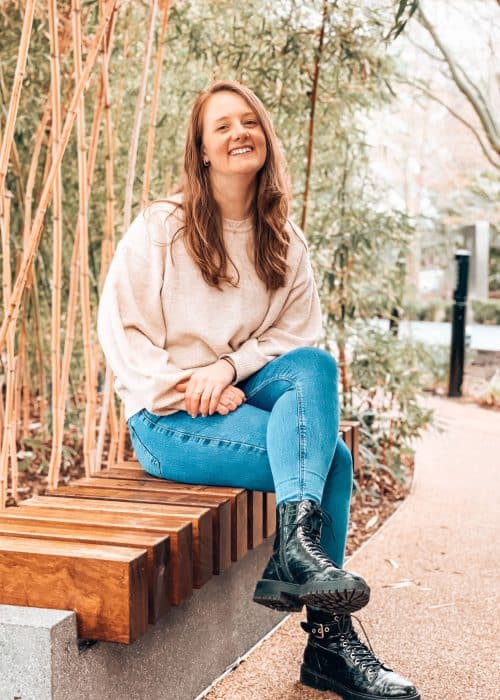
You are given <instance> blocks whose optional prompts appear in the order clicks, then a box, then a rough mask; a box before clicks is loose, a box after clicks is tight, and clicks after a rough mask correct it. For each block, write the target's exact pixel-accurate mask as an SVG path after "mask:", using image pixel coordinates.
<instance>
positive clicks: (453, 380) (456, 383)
mask: <svg viewBox="0 0 500 700" xmlns="http://www.w3.org/2000/svg"><path fill="white" fill-rule="evenodd" d="M469 259H470V252H469V251H468V250H464V249H461V250H457V252H456V253H455V260H456V261H457V286H456V287H455V290H454V292H453V299H454V304H453V319H452V324H451V353H450V377H449V385H448V396H462V381H463V378H464V358H465V317H466V313H467V282H468V279H469Z"/></svg>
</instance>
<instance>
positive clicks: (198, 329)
mask: <svg viewBox="0 0 500 700" xmlns="http://www.w3.org/2000/svg"><path fill="white" fill-rule="evenodd" d="M174 209H175V207H174V205H172V204H168V203H155V204H154V205H152V206H151V207H150V208H149V209H148V210H146V211H145V212H141V214H139V216H138V217H137V218H136V219H135V221H134V222H133V223H132V225H131V226H130V228H129V229H128V230H127V232H126V233H125V235H124V236H123V238H122V240H121V241H120V242H119V243H118V245H117V247H116V251H115V254H114V257H113V259H112V261H111V265H110V268H109V271H108V274H107V277H106V280H105V283H104V287H103V291H102V295H101V299H100V303H99V311H98V337H99V341H100V344H101V346H102V349H103V351H104V354H105V356H106V359H107V360H108V362H109V364H110V367H111V369H112V370H113V373H114V374H115V377H116V379H115V384H114V388H115V391H116V392H117V394H118V395H119V396H120V397H121V398H122V399H123V401H124V402H125V406H124V408H125V417H126V419H128V418H130V416H132V415H133V414H134V413H136V412H137V411H139V410H141V409H142V408H146V409H147V410H148V411H150V412H151V413H155V414H157V415H169V414H171V413H175V412H176V411H179V410H186V407H185V404H184V392H182V391H178V390H177V389H175V388H174V387H175V385H176V384H178V383H179V382H181V381H186V380H188V379H189V377H190V376H191V374H192V373H193V371H194V370H195V369H196V368H198V367H204V366H206V365H209V364H212V363H213V362H216V361H217V360H218V359H220V358H222V357H224V356H227V357H229V358H230V359H232V360H233V362H234V365H235V367H236V371H237V375H236V378H235V380H234V381H233V384H237V383H238V382H240V381H241V380H243V379H246V378H247V377H249V376H250V375H251V374H253V373H254V372H256V371H257V370H259V369H261V368H262V367H264V365H266V364H267V363H268V362H269V361H270V360H272V359H274V358H276V357H279V356H280V355H282V354H283V353H285V352H288V351H290V350H293V349H294V348H297V347H301V346H313V345H316V344H317V343H318V341H319V339H320V337H321V335H322V318H321V310H320V303H319V297H318V292H317V288H316V284H315V281H314V277H313V272H312V268H311V263H310V259H309V253H308V248H307V242H306V239H305V237H304V234H303V233H302V232H301V231H300V230H299V229H298V228H297V227H296V226H295V225H293V226H292V225H290V224H289V223H288V224H287V226H288V229H287V230H289V232H290V244H289V247H288V254H287V262H288V265H289V269H290V272H289V275H288V277H287V284H286V286H285V287H282V288H280V289H278V290H275V291H271V292H268V291H266V288H265V285H264V283H263V282H262V281H261V280H260V279H259V277H258V276H257V274H256V272H255V269H254V265H253V262H252V257H251V246H252V243H253V225H252V221H251V219H245V220H242V221H231V220H229V219H224V226H223V235H224V241H225V245H226V247H227V251H228V254H229V256H230V258H231V259H232V260H233V261H234V263H235V265H236V267H237V268H238V270H239V273H240V282H239V287H238V288H235V287H232V286H230V285H229V284H227V283H225V284H224V286H223V291H219V290H218V289H216V288H214V287H210V286H209V285H208V284H206V282H205V281H204V279H203V276H202V274H201V272H200V270H199V268H198V266H197V265H196V264H195V263H194V262H193V260H192V259H191V257H190V256H189V254H188V252H187V250H186V248H185V246H184V243H183V240H182V234H179V236H177V238H176V241H175V242H174V243H173V245H172V244H171V242H172V235H173V234H174V233H175V231H176V230H177V229H179V228H180V227H181V226H182V211H181V210H180V209H177V210H176V211H174ZM172 253H173V259H172ZM228 274H231V275H232V279H233V281H235V280H236V279H237V277H236V273H235V271H234V269H233V267H232V266H231V263H230V262H229V264H228Z"/></svg>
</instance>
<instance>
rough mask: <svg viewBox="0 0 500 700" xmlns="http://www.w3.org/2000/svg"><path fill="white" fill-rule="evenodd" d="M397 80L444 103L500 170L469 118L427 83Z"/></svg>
mask: <svg viewBox="0 0 500 700" xmlns="http://www.w3.org/2000/svg"><path fill="white" fill-rule="evenodd" d="M397 82H399V83H404V84H406V85H410V86H411V87H414V88H417V89H418V90H421V91H422V92H423V93H424V94H425V95H427V97H429V98H430V99H431V100H434V101H435V102H438V103H439V104H440V105H442V106H443V107H444V108H445V109H447V110H448V112H449V113H450V114H451V115H452V116H453V117H455V119H458V121H459V122H461V123H462V124H463V125H464V126H466V127H467V128H468V129H470V131H472V133H473V134H474V136H475V138H476V139H477V142H478V143H479V145H480V146H481V150H482V151H483V153H484V155H485V156H486V158H487V159H488V161H489V162H490V163H491V165H493V167H495V168H497V169H498V170H500V161H495V160H494V159H493V158H492V156H491V154H490V149H489V148H488V145H487V144H486V143H485V142H484V140H483V139H482V137H481V134H480V133H479V131H478V130H477V129H476V127H475V126H474V125H473V124H471V123H470V122H469V121H467V119H464V117H462V116H461V115H460V114H459V113H458V112H456V111H455V110H454V109H453V108H452V107H450V106H449V105H447V104H446V102H444V101H443V100H442V99H441V98H439V97H438V96H437V95H435V94H434V93H433V92H432V91H431V90H429V88H428V87H427V86H426V85H423V84H422V83H420V82H418V81H417V82H415V81H411V80H407V79H406V78H404V79H403V78H398V79H397Z"/></svg>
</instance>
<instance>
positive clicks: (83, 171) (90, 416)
mask: <svg viewBox="0 0 500 700" xmlns="http://www.w3.org/2000/svg"><path fill="white" fill-rule="evenodd" d="M71 8H72V23H71V26H72V36H73V57H74V71H75V82H78V80H79V79H80V77H81V74H82V48H81V47H82V28H81V6H80V0H72V2H71ZM76 129H77V145H78V192H79V208H78V230H79V234H80V303H81V310H82V333H83V350H84V356H85V397H86V403H85V428H84V433H83V457H84V464H85V474H86V475H87V476H90V475H91V473H92V464H93V460H94V456H95V455H94V440H95V430H94V425H95V406H96V391H95V385H94V382H93V381H92V380H93V377H94V369H93V367H94V358H93V355H92V344H91V338H90V336H91V330H92V329H91V312H90V290H89V260H88V243H89V242H88V216H87V211H88V183H87V147H86V139H85V104H84V98H83V93H81V94H80V98H79V101H78V112H77V117H76Z"/></svg>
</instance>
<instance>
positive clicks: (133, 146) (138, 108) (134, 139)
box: [123, 0, 158, 231]
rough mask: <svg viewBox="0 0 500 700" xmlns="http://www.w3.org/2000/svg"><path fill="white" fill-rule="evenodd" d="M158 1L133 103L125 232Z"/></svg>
mask: <svg viewBox="0 0 500 700" xmlns="http://www.w3.org/2000/svg"><path fill="white" fill-rule="evenodd" d="M157 5H158V0H152V2H151V12H150V15H149V27H148V32H147V35H146V42H145V50H144V63H143V67H142V75H141V78H140V84H139V93H138V95H137V101H136V103H135V115H134V126H133V128H132V136H131V139H130V148H129V152H128V171H127V184H126V185H125V206H124V208H123V230H124V231H126V230H127V229H128V227H129V226H130V222H131V220H132V199H133V196H134V180H135V166H136V163H137V150H138V147H139V136H140V133H141V124H142V115H143V113H144V100H145V97H146V87H147V82H148V72H149V62H150V60H151V49H152V46H153V39H154V29H155V17H156V8H157Z"/></svg>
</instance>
